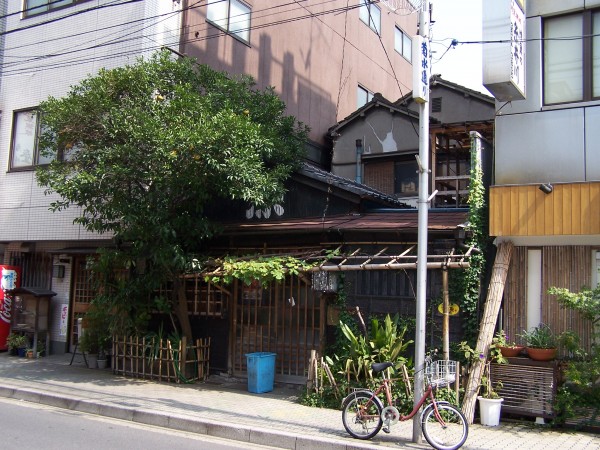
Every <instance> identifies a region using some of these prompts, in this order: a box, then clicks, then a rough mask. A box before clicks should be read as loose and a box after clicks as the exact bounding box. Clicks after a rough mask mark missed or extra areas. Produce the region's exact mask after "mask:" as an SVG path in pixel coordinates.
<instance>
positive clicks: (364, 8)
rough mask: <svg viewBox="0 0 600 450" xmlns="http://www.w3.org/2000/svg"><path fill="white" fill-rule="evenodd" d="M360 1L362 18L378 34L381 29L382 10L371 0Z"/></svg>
mask: <svg viewBox="0 0 600 450" xmlns="http://www.w3.org/2000/svg"><path fill="white" fill-rule="evenodd" d="M359 1H360V4H361V6H360V8H359V9H360V20H362V21H363V22H364V23H366V24H367V25H369V27H370V28H371V29H372V30H373V31H374V32H375V33H377V34H379V33H380V31H381V10H380V9H379V6H377V5H374V4H373V3H371V2H370V1H369V0H359Z"/></svg>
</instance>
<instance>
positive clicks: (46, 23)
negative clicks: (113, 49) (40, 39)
mask: <svg viewBox="0 0 600 450" xmlns="http://www.w3.org/2000/svg"><path fill="white" fill-rule="evenodd" d="M142 1H144V0H125V1H124V2H122V3H117V2H116V0H115V2H114V3H109V4H106V5H97V6H93V7H91V8H88V9H82V10H81V11H74V12H72V13H70V14H66V15H64V16H61V17H55V18H54V19H50V20H46V21H45V22H37V23H32V24H29V25H26V26H24V27H21V28H13V29H12V30H7V31H4V32H2V33H0V36H5V35H7V34H11V33H16V32H18V31H24V30H30V29H32V28H36V27H40V26H42V25H48V24H50V23H54V22H58V21H60V20H63V19H67V18H70V17H74V16H78V15H80V14H85V13H88V12H91V11H97V10H100V9H104V8H112V7H113V6H122V5H127V4H129V3H138V2H142ZM13 14H14V13H13Z"/></svg>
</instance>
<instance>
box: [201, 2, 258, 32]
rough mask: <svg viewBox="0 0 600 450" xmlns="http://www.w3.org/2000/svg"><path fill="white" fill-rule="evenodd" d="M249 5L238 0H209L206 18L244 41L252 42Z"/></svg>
mask: <svg viewBox="0 0 600 450" xmlns="http://www.w3.org/2000/svg"><path fill="white" fill-rule="evenodd" d="M250 12H251V9H250V7H249V6H247V5H245V4H244V3H242V2H240V1H238V0H209V1H208V9H207V13H206V19H207V20H208V21H209V22H211V23H212V24H214V25H216V26H217V27H219V28H221V29H223V30H225V31H227V32H228V33H229V34H231V35H232V36H235V37H237V38H239V39H241V40H242V41H244V42H250Z"/></svg>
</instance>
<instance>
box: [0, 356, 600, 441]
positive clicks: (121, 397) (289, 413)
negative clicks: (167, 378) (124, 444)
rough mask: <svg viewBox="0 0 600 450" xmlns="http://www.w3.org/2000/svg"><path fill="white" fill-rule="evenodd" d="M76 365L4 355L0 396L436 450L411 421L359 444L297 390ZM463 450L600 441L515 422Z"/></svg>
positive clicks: (142, 418) (476, 429) (234, 429)
mask: <svg viewBox="0 0 600 450" xmlns="http://www.w3.org/2000/svg"><path fill="white" fill-rule="evenodd" d="M70 360H71V355H70V354H67V355H53V356H49V357H45V358H41V359H38V360H30V359H26V358H19V357H14V356H8V354H7V353H0V396H1V397H10V398H15V399H21V400H25V401H30V402H36V403H42V404H47V405H52V406H57V407H61V408H67V409H72V410H76V411H83V412H88V413H93V414H100V415H103V416H108V417H113V418H118V419H124V420H131V421H134V422H139V423H144V424H150V425H157V426H162V427H167V428H172V429H176V430H185V431H191V432H196V433H202V434H208V435H211V436H217V437H223V438H228V439H234V440H237V441H240V448H243V447H244V444H243V443H244V442H251V443H254V444H262V445H269V446H275V447H280V448H288V449H326V450H328V449H331V450H350V449H382V448H388V447H389V448H413V449H421V448H423V449H427V448H430V447H429V446H428V445H427V442H425V441H424V443H423V444H415V443H413V442H412V440H411V439H412V421H409V422H406V423H399V424H398V425H395V426H394V427H392V430H391V433H390V434H385V433H383V432H381V433H379V434H378V435H377V436H375V437H374V438H373V439H371V440H370V441H359V440H356V439H353V438H351V437H350V436H349V435H348V434H347V433H346V431H345V430H344V426H343V425H342V420H341V412H340V411H337V410H330V409H320V408H310V407H307V406H302V405H300V404H299V403H298V402H297V398H298V394H299V391H298V390H297V389H296V388H292V387H287V386H275V389H274V391H273V392H270V393H266V394H252V393H249V392H247V389H246V385H245V384H244V383H240V382H239V381H236V380H233V382H231V381H229V380H227V379H226V378H217V379H216V380H213V379H211V380H210V381H208V382H205V383H196V384H191V385H184V384H181V385H178V384H166V383H158V382H153V381H147V380H138V379H131V378H124V377H120V376H114V375H113V374H112V373H111V371H110V370H99V369H88V368H86V367H85V365H84V364H83V361H82V358H81V356H79V355H78V356H76V357H75V361H74V362H73V365H72V366H71V365H69V362H70ZM463 448H464V449H506V448H510V449H518V448H522V449H544V450H548V449H565V448H569V449H599V448H600V435H594V434H588V433H581V432H572V431H553V430H549V429H547V428H546V427H543V426H535V425H533V424H522V423H512V422H505V423H501V425H500V426H499V427H483V426H481V425H478V424H474V425H472V426H470V428H469V438H468V439H467V442H466V444H465V445H464V446H463Z"/></svg>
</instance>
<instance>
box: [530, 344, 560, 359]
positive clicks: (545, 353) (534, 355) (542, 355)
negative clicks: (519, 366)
mask: <svg viewBox="0 0 600 450" xmlns="http://www.w3.org/2000/svg"><path fill="white" fill-rule="evenodd" d="M527 356H529V357H530V358H531V359H533V360H534V361H552V360H553V359H554V358H556V349H555V348H533V347H527Z"/></svg>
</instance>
